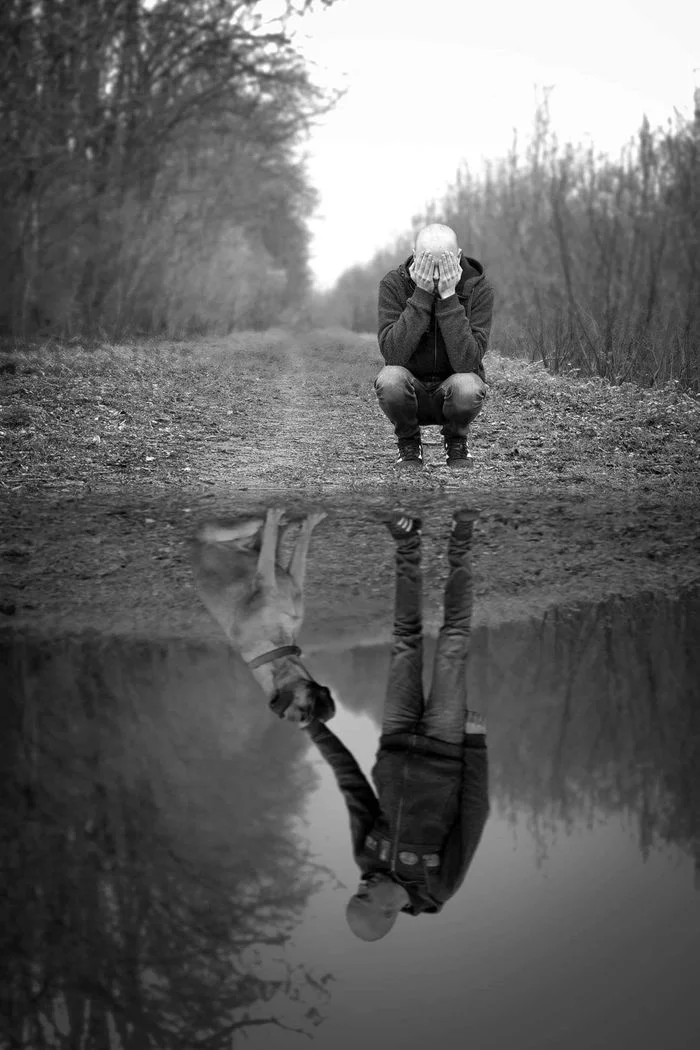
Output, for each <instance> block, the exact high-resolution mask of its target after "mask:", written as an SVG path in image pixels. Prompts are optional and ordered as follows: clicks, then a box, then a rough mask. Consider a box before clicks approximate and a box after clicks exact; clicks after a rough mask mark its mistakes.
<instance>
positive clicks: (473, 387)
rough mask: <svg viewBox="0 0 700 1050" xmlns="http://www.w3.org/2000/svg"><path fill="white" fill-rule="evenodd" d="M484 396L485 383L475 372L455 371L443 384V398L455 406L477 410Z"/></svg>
mask: <svg viewBox="0 0 700 1050" xmlns="http://www.w3.org/2000/svg"><path fill="white" fill-rule="evenodd" d="M485 397H486V383H484V381H483V379H482V378H481V376H478V375H477V374H476V372H455V373H453V375H451V376H450V377H449V378H448V379H447V380H446V384H445V399H446V400H447V399H449V400H450V401H452V403H453V405H454V406H455V408H459V409H466V410H469V411H478V410H479V409H480V408H481V406H482V405H483V403H484V398H485Z"/></svg>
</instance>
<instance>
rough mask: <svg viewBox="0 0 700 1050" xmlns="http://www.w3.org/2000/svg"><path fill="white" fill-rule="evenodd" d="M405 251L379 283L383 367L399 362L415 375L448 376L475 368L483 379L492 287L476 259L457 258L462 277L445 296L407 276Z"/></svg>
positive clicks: (423, 376) (408, 263) (411, 260)
mask: <svg viewBox="0 0 700 1050" xmlns="http://www.w3.org/2000/svg"><path fill="white" fill-rule="evenodd" d="M412 262H413V256H412V255H410V256H409V257H408V259H407V260H406V262H404V263H401V265H400V266H399V267H398V268H397V269H396V270H390V271H389V273H388V274H386V276H385V277H383V278H382V280H381V281H380V283H379V305H378V325H379V328H378V336H379V349H380V351H381V354H382V357H383V358H384V360H385V362H386V364H388V365H403V367H404V368H407V369H408V370H409V372H411V373H412V374H413V375H414V376H416V378H417V379H422V380H423V381H425V380H428V381H429V380H440V381H442V380H443V379H447V377H448V376H451V375H452V374H453V373H454V372H476V374H477V375H478V376H480V377H481V378H482V379H483V380H484V381H485V380H486V374H485V372H484V368H483V365H482V358H483V356H484V354H485V353H486V350H487V347H488V341H489V335H490V333H491V321H492V316H493V287H492V285H491V283H490V281H489V279H488V277H486V275H485V273H484V267H483V266H482V265H481V263H480V262H478V261H477V260H476V259H470V258H466V257H464V256H462V258H461V259H460V265H461V267H462V276H461V278H460V280H459V283H458V284H457V288H456V294H455V295H451V296H449V298H448V299H441V298H440V297H439V295H433V294H432V293H431V292H425V291H423V289H422V288H419V287H418V286H417V285H416V284H415V283H414V281H413V280H412V279H411V277H410V276H409V272H408V271H409V267H410V266H411V263H412Z"/></svg>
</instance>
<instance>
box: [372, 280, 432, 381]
mask: <svg viewBox="0 0 700 1050" xmlns="http://www.w3.org/2000/svg"><path fill="white" fill-rule="evenodd" d="M433 301H434V299H433V296H432V295H431V294H430V293H429V292H425V291H423V289H422V288H416V290H415V291H414V293H413V295H412V296H411V298H410V299H409V300H408V302H407V303H406V305H405V306H402V305H401V304H400V303H399V302H398V300H397V297H396V295H395V294H394V293H393V291H392V289H391V288H389V287H387V286H386V285H385V284H384V282H382V283H381V285H380V286H379V307H378V316H379V323H378V335H379V349H380V351H381V355H382V357H383V358H384V361H385V363H386V364H387V365H402V366H403V367H404V368H405V367H406V365H407V364H408V362H409V360H410V359H411V357H412V356H413V354H414V353H415V351H416V349H417V348H418V344H419V342H420V341H421V339H422V337H423V335H425V333H426V332H427V330H428V328H429V326H430V312H431V310H432V306H433Z"/></svg>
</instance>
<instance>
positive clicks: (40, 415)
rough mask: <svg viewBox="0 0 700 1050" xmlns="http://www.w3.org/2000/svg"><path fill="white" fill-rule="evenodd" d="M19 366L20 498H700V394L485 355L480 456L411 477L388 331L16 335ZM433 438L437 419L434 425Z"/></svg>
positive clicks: (14, 444) (7, 384)
mask: <svg viewBox="0 0 700 1050" xmlns="http://www.w3.org/2000/svg"><path fill="white" fill-rule="evenodd" d="M5 361H6V362H7V361H10V367H12V366H13V367H14V372H12V371H4V372H3V373H2V383H3V387H4V395H5V396H4V399H3V409H2V414H1V415H0V431H1V432H2V433H1V436H2V445H3V448H2V461H1V463H0V482H1V483H2V486H3V488H4V490H5V492H6V494H8V495H12V494H22V495H23V496H27V495H30V494H33V493H37V494H38V493H46V492H47V490H48V491H53V492H56V493H60V492H64V491H88V492H89V491H94V492H99V491H106V492H110V491H114V490H115V489H119V490H121V489H123V488H124V487H126V488H133V487H134V486H136V487H141V486H146V487H147V488H148V489H149V490H152V489H153V487H154V486H155V487H156V488H158V487H161V486H163V487H168V488H170V487H171V486H172V485H178V486H184V487H185V488H188V489H189V488H194V489H199V488H201V487H202V486H207V485H208V486H211V485H216V486H228V485H231V486H234V487H247V486H250V485H257V484H260V483H262V482H264V483H266V484H268V485H270V486H282V487H287V486H290V487H294V488H301V489H303V490H305V491H311V492H313V491H320V492H329V491H338V492H340V491H346V490H348V489H357V488H377V487H385V486H386V485H387V484H390V485H393V484H398V485H399V486H405V485H406V484H410V485H411V486H412V487H413V488H414V489H415V488H416V486H418V487H419V490H420V491H425V492H431V491H442V490H451V489H453V488H454V487H455V486H459V487H460V488H461V487H463V486H464V484H465V483H468V484H469V485H470V486H471V487H477V488H479V489H480V490H486V491H501V490H503V489H504V488H507V487H511V486H515V487H516V488H522V487H537V488H538V489H539V490H543V489H544V490H559V491H567V492H580V493H582V494H585V493H586V492H590V493H595V494H598V495H599V494H600V493H601V491H602V490H609V491H611V492H613V491H614V492H628V493H629V492H634V491H639V492H642V493H644V492H646V493H650V492H658V493H659V494H660V495H661V494H667V495H668V494H675V495H679V496H683V497H689V496H696V495H697V494H698V486H699V482H698V471H697V457H698V441H699V440H700V398H698V397H695V396H691V395H689V394H685V393H683V392H682V391H681V390H680V389H679V387H678V386H677V384H676V385H674V384H670V385H667V386H666V387H664V388H662V389H658V390H651V391H650V390H640V389H639V388H637V387H635V386H633V385H632V384H623V385H622V386H612V385H610V384H608V383H607V382H605V381H603V380H598V379H588V380H581V379H578V378H576V377H575V376H571V375H570V376H561V375H560V376H556V377H553V376H552V375H550V374H548V373H547V372H546V371H545V370H544V368H542V367H541V366H537V365H531V364H528V363H526V362H523V361H517V360H513V359H509V358H503V357H499V356H498V355H497V354H496V353H495V352H490V353H489V354H488V356H487V359H486V365H487V371H488V380H489V383H490V396H489V398H488V400H487V403H486V406H485V408H484V410H483V412H482V415H481V416H480V418H479V419H478V420H477V422H476V423H475V425H474V427H473V438H472V445H473V451H474V454H475V457H476V468H475V470H474V471H471V472H470V474H469V478H468V482H467V481H466V480H465V478H464V477H463V476H459V477H456V476H455V475H454V473H453V472H450V471H448V470H447V468H445V467H444V466H443V465H442V455H441V450H440V449H439V448H437V447H435V448H434V447H431V446H430V445H428V448H427V455H426V458H427V462H428V465H429V469H427V470H426V471H424V473H423V475H422V476H420V477H417V478H416V477H412V478H411V479H410V480H409V481H408V482H407V481H406V480H405V479H402V478H400V477H397V476H396V474H395V472H394V469H393V465H392V464H393V460H394V458H395V455H394V449H395V446H394V439H393V433H392V429H391V427H390V425H389V423H388V421H387V420H386V419H385V417H384V416H383V415H382V413H381V412H380V411H379V409H378V406H377V403H376V398H375V395H374V392H373V390H372V381H373V379H374V376H375V375H376V373H377V371H378V369H379V367H380V366H381V363H382V362H381V358H380V356H379V351H378V348H377V344H376V339H374V337H372V336H362V335H353V334H351V333H347V332H344V331H340V330H338V331H325V332H312V333H310V334H306V335H294V334H290V333H284V332H282V331H271V332H266V333H239V334H238V335H236V336H231V337H227V338H222V339H216V340H200V341H197V342H186V343H174V342H141V343H139V344H135V345H123V346H110V345H106V344H103V345H100V346H97V347H95V348H85V347H82V346H80V345H71V346H65V345H64V346H59V345H47V346H38V347H22V348H17V349H16V350H15V351H14V352H13V354H12V355H11V357H7V358H6V359H5ZM424 437H425V439H426V440H427V441H428V442H430V441H431V440H435V439H437V437H438V432H437V430H427V431H425V432H424Z"/></svg>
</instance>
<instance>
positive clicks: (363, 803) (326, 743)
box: [304, 720, 378, 820]
mask: <svg viewBox="0 0 700 1050" xmlns="http://www.w3.org/2000/svg"><path fill="white" fill-rule="evenodd" d="M304 732H305V733H306V734H307V735H308V736H309V737H310V738H311V740H313V742H314V744H315V745H316V747H317V748H318V750H319V751H320V752H321V754H322V755H323V757H324V758H325V760H326V762H328V764H329V766H330V767H331V769H332V770H333V773H334V775H335V779H336V782H337V784H338V787H339V788H340V790H341V792H342V794H343V797H344V798H345V802H346V804H347V806H348V809H349V811H350V815H351V817H352V818H354V817H359V818H360V819H362V820H365V819H366V818H367V817H373V816H374V814H375V813H376V810H377V807H378V803H377V797H376V795H375V794H374V791H373V790H372V787H371V785H370V783H369V781H368V780H367V777H366V776H365V775H364V773H363V772H362V770H361V769H360V767H359V765H358V763H357V761H356V760H355V757H354V756H353V754H352V753H351V752H350V751H349V750H348V748H347V747H346V746H345V744H344V743H343V742H342V740H339V738H338V737H337V736H336V735H335V733H334V732H333V731H332V730H331V729H329V728H328V726H327V725H325V724H324V723H323V722H319V721H318V720H314V721H313V722H312V723H311V724H310V725H309V726H308V727H307V728H306V729H305V730H304Z"/></svg>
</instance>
